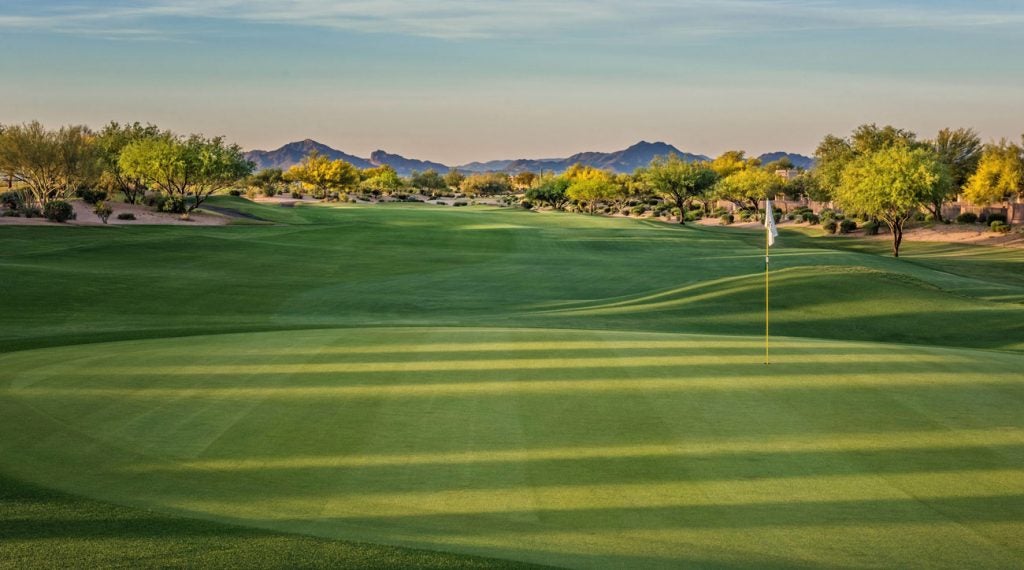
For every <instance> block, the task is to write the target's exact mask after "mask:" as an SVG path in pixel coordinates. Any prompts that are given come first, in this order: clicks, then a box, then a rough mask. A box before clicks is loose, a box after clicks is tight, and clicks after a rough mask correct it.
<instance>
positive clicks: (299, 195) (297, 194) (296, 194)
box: [292, 190, 302, 200]
mask: <svg viewBox="0 0 1024 570" xmlns="http://www.w3.org/2000/svg"><path fill="white" fill-rule="evenodd" d="M292 198H294V199H296V200H301V199H302V192H298V191H296V190H292Z"/></svg>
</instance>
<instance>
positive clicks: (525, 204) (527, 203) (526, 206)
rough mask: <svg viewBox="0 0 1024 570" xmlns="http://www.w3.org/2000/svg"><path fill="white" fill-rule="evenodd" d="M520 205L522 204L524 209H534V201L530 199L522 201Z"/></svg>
mask: <svg viewBox="0 0 1024 570" xmlns="http://www.w3.org/2000/svg"><path fill="white" fill-rule="evenodd" d="M519 205H520V206H522V207H523V209H524V210H532V209H533V202H531V201H529V200H523V201H522V202H520V203H519Z"/></svg>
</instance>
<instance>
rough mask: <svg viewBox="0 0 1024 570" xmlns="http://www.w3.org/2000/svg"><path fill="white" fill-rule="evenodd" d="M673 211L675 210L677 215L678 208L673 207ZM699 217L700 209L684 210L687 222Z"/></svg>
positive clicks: (694, 220)
mask: <svg viewBox="0 0 1024 570" xmlns="http://www.w3.org/2000/svg"><path fill="white" fill-rule="evenodd" d="M674 211H675V214H676V216H678V215H679V208H675V210H674ZM700 217H701V216H700V211H699V210H693V211H690V212H686V220H685V221H687V222H696V221H697V220H699V219H700Z"/></svg>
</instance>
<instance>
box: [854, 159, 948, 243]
mask: <svg viewBox="0 0 1024 570" xmlns="http://www.w3.org/2000/svg"><path fill="white" fill-rule="evenodd" d="M949 184H950V176H949V170H948V168H947V167H946V165H944V164H942V162H941V161H940V160H939V158H938V156H937V155H936V154H935V151H934V150H932V149H930V148H927V147H921V146H916V147H914V146H912V145H910V144H893V145H891V146H887V147H884V148H882V149H881V150H879V151H875V152H872V153H870V154H863V155H861V156H859V157H858V158H857V159H855V160H854V161H853V162H852V163H850V165H849V166H848V167H847V168H846V170H845V171H844V172H843V182H842V184H840V185H839V187H838V188H837V189H836V193H835V194H836V195H835V199H836V202H838V203H839V204H840V205H841V206H842V207H843V208H845V209H846V210H847V211H855V212H864V213H866V214H867V215H869V216H871V217H873V218H878V219H880V220H882V221H883V222H885V224H886V225H887V226H889V229H890V230H891V231H892V234H893V247H892V251H893V256H894V257H899V250H900V244H901V242H902V240H903V227H904V225H905V224H906V222H907V220H909V219H910V218H911V216H913V215H914V213H915V212H916V211H917V210H918V208H920V207H921V205H922V204H924V203H926V202H929V201H930V200H932V199H933V198H934V197H935V196H936V195H943V194H945V193H946V192H948V189H949Z"/></svg>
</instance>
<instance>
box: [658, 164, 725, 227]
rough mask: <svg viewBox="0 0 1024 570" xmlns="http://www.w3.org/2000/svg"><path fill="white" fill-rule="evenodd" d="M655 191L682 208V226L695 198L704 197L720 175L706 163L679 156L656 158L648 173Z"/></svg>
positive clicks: (680, 218) (680, 221)
mask: <svg viewBox="0 0 1024 570" xmlns="http://www.w3.org/2000/svg"><path fill="white" fill-rule="evenodd" d="M644 179H645V180H646V182H647V186H648V187H649V188H650V190H651V191H652V192H654V193H655V194H658V195H659V196H661V197H662V198H664V199H665V200H668V201H671V202H672V203H674V204H675V205H676V207H677V208H679V212H680V215H679V223H680V224H686V210H687V207H688V206H689V204H690V202H691V201H692V200H693V199H695V198H701V197H704V196H705V195H706V194H707V192H708V191H709V190H710V189H711V188H712V187H713V186H714V184H715V181H716V180H717V179H718V175H717V174H716V173H715V171H714V170H713V169H712V166H711V165H710V164H708V163H705V162H686V161H685V160H683V159H682V158H679V157H678V156H676V155H672V156H669V157H668V158H665V157H660V156H659V157H656V158H655V159H654V160H653V161H651V164H650V166H648V167H647V170H646V172H645V173H644Z"/></svg>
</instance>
